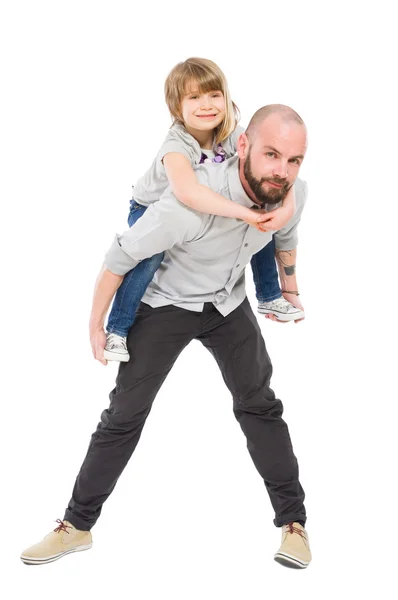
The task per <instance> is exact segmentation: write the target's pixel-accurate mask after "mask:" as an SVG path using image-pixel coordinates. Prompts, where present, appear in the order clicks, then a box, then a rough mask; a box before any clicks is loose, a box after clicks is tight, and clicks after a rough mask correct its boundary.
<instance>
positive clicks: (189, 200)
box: [163, 152, 259, 225]
mask: <svg viewBox="0 0 398 600" xmlns="http://www.w3.org/2000/svg"><path fill="white" fill-rule="evenodd" d="M163 164H164V167H165V169H166V174H167V177H168V180H169V181H170V183H171V186H172V188H173V193H174V195H175V196H176V197H177V198H178V200H179V201H180V202H182V203H183V204H185V205H186V206H189V207H190V208H193V209H195V210H198V211H199V212H202V213H206V214H209V215H218V216H220V217H233V218H235V219H242V220H243V221H246V222H247V223H249V224H250V225H255V224H256V223H257V221H258V219H259V215H258V213H257V212H256V211H254V210H252V209H251V208H247V207H246V206H241V205H240V204H236V203H235V202H232V200H228V199H227V198H224V196H221V194H217V192H214V191H213V190H212V189H210V188H209V187H207V186H206V185H202V184H200V183H199V182H198V180H197V179H196V175H195V172H194V170H193V168H192V166H191V163H190V162H189V160H188V159H187V158H186V156H184V155H183V154H180V153H179V152H169V153H168V154H166V155H165V156H164V157H163Z"/></svg>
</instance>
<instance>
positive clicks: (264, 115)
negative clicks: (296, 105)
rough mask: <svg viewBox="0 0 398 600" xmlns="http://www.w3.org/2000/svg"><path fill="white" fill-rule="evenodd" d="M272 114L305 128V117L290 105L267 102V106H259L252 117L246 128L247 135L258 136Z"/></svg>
mask: <svg viewBox="0 0 398 600" xmlns="http://www.w3.org/2000/svg"><path fill="white" fill-rule="evenodd" d="M271 115H278V116H279V117H280V119H281V120H282V121H283V122H286V123H288V122H289V121H293V122H295V123H297V124H298V125H302V126H303V127H304V128H305V124H304V121H303V119H302V118H301V117H300V115H299V114H298V113H296V111H295V110H293V109H292V108H290V106H286V105H285V104H267V106H263V107H262V108H259V109H258V111H257V112H255V113H254V115H253V116H252V118H251V119H250V123H249V125H248V127H247V129H246V135H247V137H248V138H249V139H250V140H252V139H253V138H254V137H255V136H256V134H257V133H258V131H259V129H260V128H261V125H262V124H263V123H264V121H265V120H266V119H268V117H270V116H271Z"/></svg>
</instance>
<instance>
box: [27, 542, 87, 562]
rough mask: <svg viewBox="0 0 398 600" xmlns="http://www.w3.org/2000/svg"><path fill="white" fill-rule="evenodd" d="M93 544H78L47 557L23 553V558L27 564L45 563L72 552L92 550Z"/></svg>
mask: <svg viewBox="0 0 398 600" xmlns="http://www.w3.org/2000/svg"><path fill="white" fill-rule="evenodd" d="M92 545H93V544H92V543H91V544H87V545H86V546H76V547H75V548H70V549H69V550H65V552H60V553H59V554H53V555H52V556H47V557H46V558H32V557H30V556H24V555H23V554H22V555H21V557H20V558H21V560H22V562H23V563H25V565H45V564H47V563H50V562H54V560H58V559H59V558H62V557H63V556H66V554H71V553H72V552H82V551H83V550H90V548H91V546H92Z"/></svg>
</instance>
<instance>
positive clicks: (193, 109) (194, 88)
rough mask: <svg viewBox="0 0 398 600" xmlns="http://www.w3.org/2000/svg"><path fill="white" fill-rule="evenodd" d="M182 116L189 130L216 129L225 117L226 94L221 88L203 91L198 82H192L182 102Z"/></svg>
mask: <svg viewBox="0 0 398 600" xmlns="http://www.w3.org/2000/svg"><path fill="white" fill-rule="evenodd" d="M181 116H182V118H183V121H184V124H185V126H186V128H187V129H188V130H189V129H193V130H198V131H211V130H213V129H215V128H216V127H218V126H219V125H220V123H221V122H222V121H223V119H224V118H225V98H224V94H223V93H222V91H221V90H211V91H208V92H202V91H200V90H199V87H198V85H197V83H196V82H191V83H190V85H189V86H187V88H186V94H185V95H184V97H183V99H182V102H181Z"/></svg>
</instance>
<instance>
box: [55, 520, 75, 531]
mask: <svg viewBox="0 0 398 600" xmlns="http://www.w3.org/2000/svg"><path fill="white" fill-rule="evenodd" d="M55 522H56V523H59V525H58V527H56V528H55V529H54V531H55V533H59V532H60V531H66V533H69V531H67V528H69V529H72V527H71V526H70V525H65V523H64V521H61V519H57V520H56V521H55Z"/></svg>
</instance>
